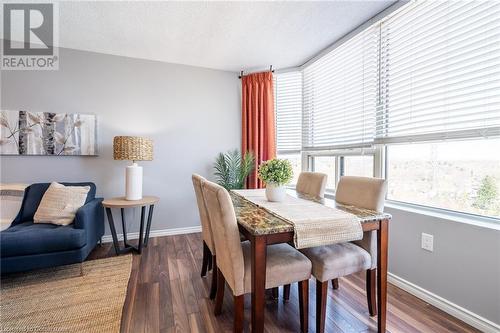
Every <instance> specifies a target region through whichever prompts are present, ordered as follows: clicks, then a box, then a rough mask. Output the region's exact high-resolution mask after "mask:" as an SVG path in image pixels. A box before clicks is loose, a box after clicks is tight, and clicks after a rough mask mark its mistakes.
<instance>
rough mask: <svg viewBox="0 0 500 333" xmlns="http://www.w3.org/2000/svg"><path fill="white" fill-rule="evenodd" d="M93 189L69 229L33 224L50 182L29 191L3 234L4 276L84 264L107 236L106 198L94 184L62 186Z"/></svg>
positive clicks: (0, 253)
mask: <svg viewBox="0 0 500 333" xmlns="http://www.w3.org/2000/svg"><path fill="white" fill-rule="evenodd" d="M61 184H64V185H69V186H90V191H89V193H88V195H87V199H86V201H85V205H84V206H82V207H81V208H80V209H79V210H78V211H77V213H76V217H75V220H74V222H73V223H72V224H70V225H67V226H59V225H54V224H45V223H33V216H34V215H35V212H36V210H37V208H38V205H39V204H40V201H41V200H42V197H43V194H44V193H45V191H46V190H47V188H48V187H49V185H50V184H49V183H39V184H33V185H30V186H28V187H27V188H26V190H25V193H24V198H23V203H22V205H21V209H20V211H19V213H18V215H17V217H16V218H15V220H14V221H13V222H12V224H11V226H10V227H9V228H7V229H6V230H4V231H2V232H0V256H1V274H2V275H3V274H6V273H13V272H21V271H28V270H32V269H37V268H45V267H53V266H59V265H67V264H73V263H78V262H82V261H84V260H85V259H86V258H87V256H88V255H89V253H90V251H92V249H93V248H94V247H95V246H96V245H97V242H98V241H99V240H100V238H101V237H102V235H103V234H104V209H103V207H102V204H101V202H102V198H96V197H95V192H96V187H95V184H94V183H61Z"/></svg>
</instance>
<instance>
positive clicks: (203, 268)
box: [201, 241, 210, 277]
mask: <svg viewBox="0 0 500 333" xmlns="http://www.w3.org/2000/svg"><path fill="white" fill-rule="evenodd" d="M209 258H210V249H209V248H208V246H207V243H205V241H203V260H202V263H201V276H202V277H204V276H205V275H207V268H208V260H209Z"/></svg>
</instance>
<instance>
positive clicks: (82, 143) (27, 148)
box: [0, 110, 97, 156]
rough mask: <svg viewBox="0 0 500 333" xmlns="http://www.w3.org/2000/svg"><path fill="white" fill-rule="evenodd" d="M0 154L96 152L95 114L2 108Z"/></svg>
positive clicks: (95, 153) (81, 153) (55, 154)
mask: <svg viewBox="0 0 500 333" xmlns="http://www.w3.org/2000/svg"><path fill="white" fill-rule="evenodd" d="M0 155H53V156H58V155H59V156H61V155H62V156H63V155H97V124H96V116H95V115H92V114H79V113H52V112H29V111H10V110H2V111H1V114H0Z"/></svg>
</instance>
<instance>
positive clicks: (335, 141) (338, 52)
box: [302, 26, 379, 150]
mask: <svg viewBox="0 0 500 333" xmlns="http://www.w3.org/2000/svg"><path fill="white" fill-rule="evenodd" d="M378 35H379V29H378V27H377V26H373V27H370V28H368V29H367V30H365V31H363V32H361V33H359V34H357V35H356V36H354V37H353V38H351V39H349V40H348V41H346V42H345V43H343V44H341V45H340V46H338V47H337V48H335V49H334V50H332V51H331V52H329V53H328V54H326V55H325V56H323V57H322V58H320V59H318V60H317V61H316V62H314V63H312V64H311V65H309V66H308V67H306V68H305V69H304V70H303V75H304V80H303V81H304V104H303V105H304V119H303V143H302V144H303V147H304V149H307V150H315V149H334V148H343V147H362V146H369V145H371V144H372V142H373V139H374V133H375V113H376V106H377V89H378V83H377V74H378V41H379V38H378Z"/></svg>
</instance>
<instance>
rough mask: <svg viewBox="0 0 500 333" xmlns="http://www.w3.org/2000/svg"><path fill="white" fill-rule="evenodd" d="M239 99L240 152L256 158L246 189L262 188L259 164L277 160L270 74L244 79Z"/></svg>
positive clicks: (252, 75) (272, 90)
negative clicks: (251, 154)
mask: <svg viewBox="0 0 500 333" xmlns="http://www.w3.org/2000/svg"><path fill="white" fill-rule="evenodd" d="M241 81H242V97H241V104H242V105H241V109H242V110H241V123H242V131H241V136H242V143H241V152H242V154H245V153H246V152H248V151H251V152H253V154H254V155H255V169H254V171H253V172H252V173H251V174H250V175H249V176H248V178H247V184H246V185H247V188H262V187H264V184H263V183H262V181H261V180H260V179H258V178H257V168H258V166H259V165H260V163H261V162H262V161H266V160H270V159H273V158H275V157H276V135H275V131H276V130H275V118H274V89H273V73H272V72H264V73H255V74H249V75H246V76H243V77H242V78H241Z"/></svg>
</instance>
